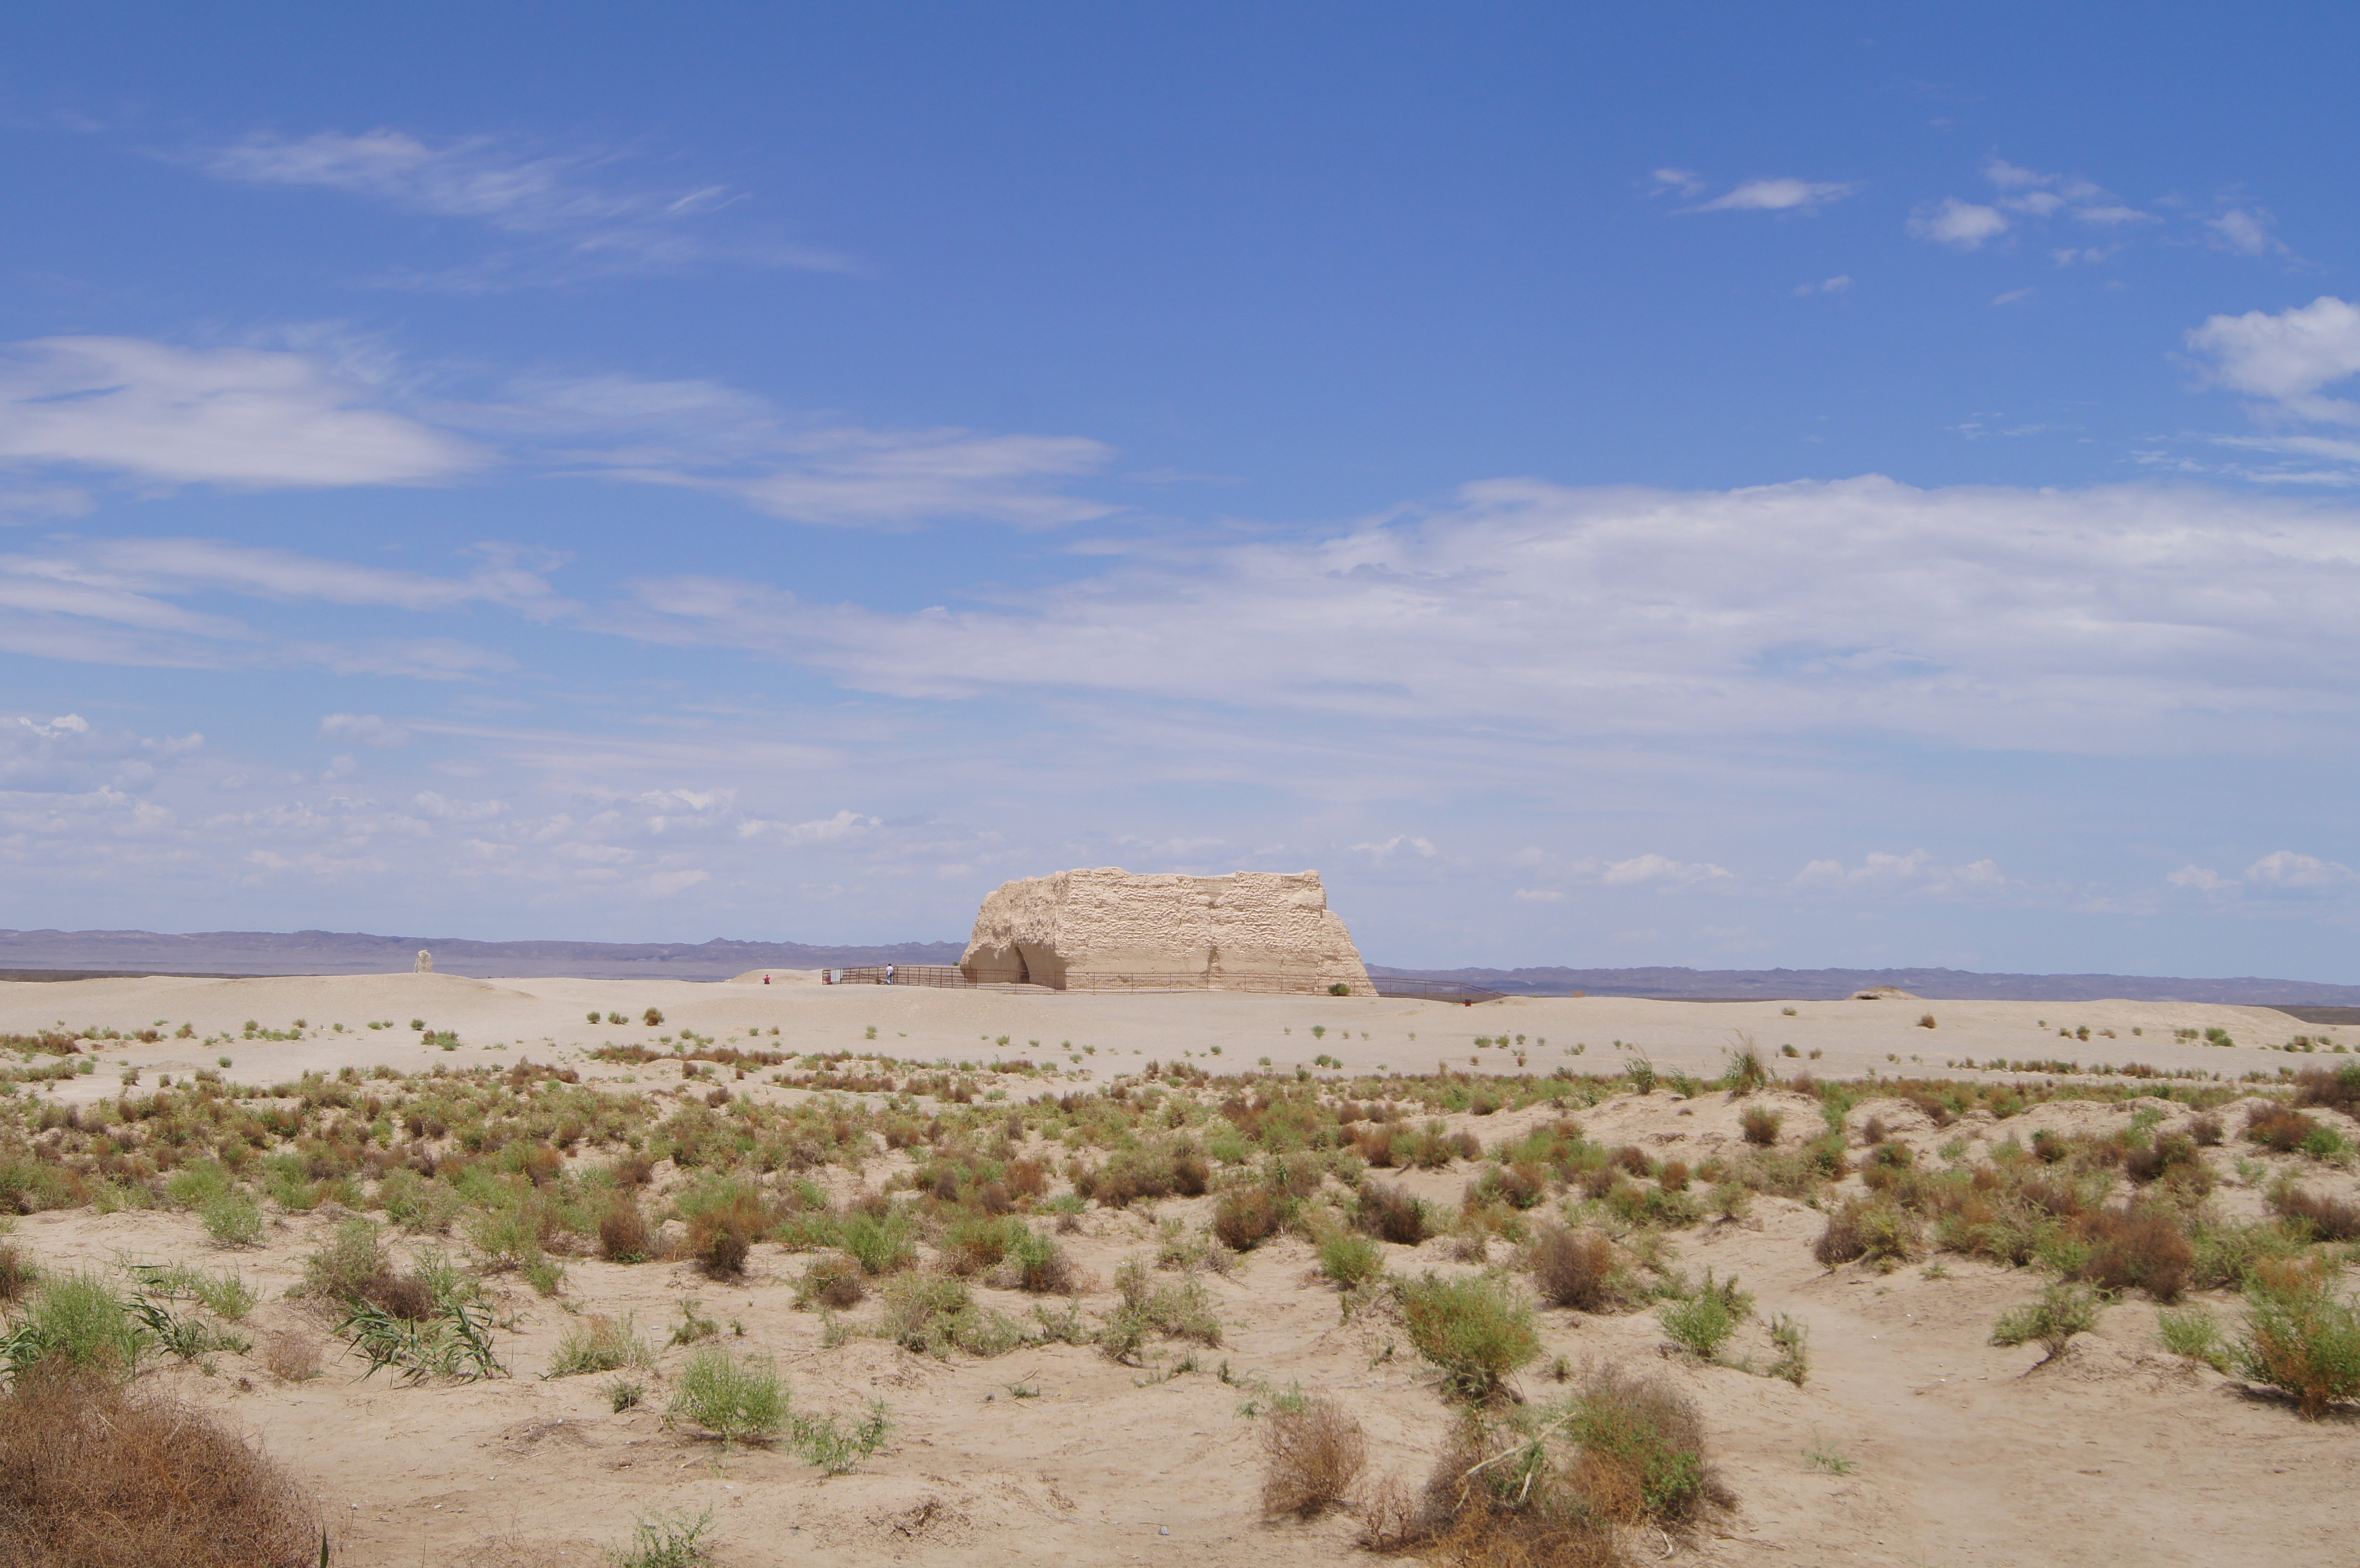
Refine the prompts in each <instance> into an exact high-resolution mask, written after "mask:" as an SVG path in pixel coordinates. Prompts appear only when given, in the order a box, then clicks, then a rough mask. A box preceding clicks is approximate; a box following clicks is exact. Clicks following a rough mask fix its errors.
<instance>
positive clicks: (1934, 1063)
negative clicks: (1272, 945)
mask: <svg viewBox="0 0 2360 1568" xmlns="http://www.w3.org/2000/svg"><path fill="white" fill-rule="evenodd" d="M776 973H778V974H780V975H785V974H786V972H784V971H779V972H776ZM649 1007H655V1008H657V1009H659V1010H660V1011H661V1013H662V1015H663V1018H664V1022H663V1024H662V1025H661V1026H658V1027H650V1026H647V1025H645V1024H643V1023H641V1022H640V1019H641V1018H643V1017H644V1016H645V1013H646V1010H647V1009H648V1008H649ZM1782 1007H1793V1009H1794V1016H1792V1017H1788V1016H1786V1014H1785V1013H1784V1012H1782V1010H1781V1009H1782ZM593 1009H595V1010H597V1011H598V1013H599V1015H600V1016H601V1018H604V1017H606V1015H608V1014H611V1013H621V1014H622V1015H623V1016H624V1017H625V1018H627V1019H628V1020H629V1022H628V1023H625V1024H610V1023H603V1022H602V1023H597V1024H592V1023H589V1022H587V1021H585V1019H586V1015H587V1014H588V1013H589V1012H590V1011H592V1010H593ZM1928 1014H1930V1015H1932V1016H1933V1018H1934V1019H1935V1026H1936V1027H1934V1028H1932V1029H1921V1028H1919V1027H1917V1020H1918V1019H1919V1018H1922V1017H1925V1016H1927V1015H1928ZM299 1018H300V1019H301V1020H303V1022H304V1024H305V1026H306V1027H305V1029H303V1030H302V1038H301V1039H300V1040H276V1041H274V1040H247V1039H244V1038H242V1034H243V1030H244V1028H245V1025H246V1022H247V1020H249V1019H251V1020H253V1021H255V1022H256V1023H257V1024H259V1025H261V1026H262V1027H263V1028H264V1029H271V1030H276V1031H281V1032H284V1031H286V1030H288V1029H290V1026H291V1025H292V1024H293V1023H294V1021H295V1020H297V1019H299ZM412 1019H418V1020H421V1021H422V1022H423V1023H424V1024H425V1025H426V1026H427V1029H429V1030H432V1031H444V1030H449V1031H454V1032H455V1033H456V1034H457V1035H458V1037H459V1049H458V1050H457V1051H448V1052H446V1051H443V1050H441V1049H440V1048H439V1047H434V1046H427V1045H422V1044H421V1043H420V1042H421V1033H420V1032H419V1031H415V1030H413V1029H410V1021H411V1020H412ZM372 1022H376V1023H387V1024H390V1025H391V1026H392V1027H391V1028H389V1029H369V1028H368V1027H366V1026H367V1025H369V1024H370V1023H372ZM183 1024H187V1025H190V1026H192V1027H193V1029H195V1031H196V1032H195V1036H194V1037H193V1038H191V1039H188V1040H180V1039H170V1038H168V1039H167V1040H163V1041H162V1042H160V1043H158V1044H154V1045H143V1044H140V1043H138V1042H137V1041H136V1040H125V1041H108V1042H106V1044H105V1047H104V1052H103V1054H104V1059H105V1060H106V1061H107V1062H109V1063H110V1064H112V1063H115V1062H128V1063H130V1064H133V1065H136V1066H138V1067H141V1068H143V1069H152V1070H161V1071H164V1072H185V1071H190V1070H193V1069H195V1068H199V1067H211V1066H213V1065H214V1063H215V1062H216V1060H217V1059H218V1058H219V1057H220V1056H224V1055H226V1056H229V1057H231V1058H232V1060H233V1061H234V1062H235V1069H234V1070H233V1071H232V1072H231V1073H230V1076H232V1077H234V1078H236V1079H238V1080H240V1081H243V1082H248V1083H259V1082H268V1081H274V1080H276V1079H279V1078H284V1077H289V1076H292V1075H293V1074H294V1073H296V1072H298V1071H304V1070H310V1069H315V1068H327V1069H334V1068H337V1067H343V1066H346V1065H356V1066H371V1065H375V1064H377V1063H378V1062H384V1063H387V1064H388V1065H390V1066H394V1067H398V1068H401V1069H404V1070H415V1069H419V1068H422V1067H426V1066H430V1065H432V1063H434V1062H450V1063H452V1064H453V1065H454V1066H455V1065H458V1064H459V1063H460V1062H463V1061H464V1062H482V1061H484V1060H485V1058H484V1056H483V1054H482V1053H483V1052H486V1051H497V1052H501V1053H503V1054H502V1055H501V1056H500V1058H499V1060H502V1061H504V1062H506V1061H514V1060H518V1059H519V1058H521V1057H526V1056H530V1057H531V1058H532V1059H533V1060H535V1061H541V1062H549V1061H559V1060H563V1061H565V1062H573V1063H575V1064H583V1063H584V1058H583V1055H582V1053H583V1052H584V1051H585V1050H586V1049H588V1048H590V1047H592V1046H595V1045H601V1044H612V1043H620V1042H626V1041H629V1042H637V1043H640V1044H645V1045H650V1046H658V1048H659V1049H661V1044H660V1042H661V1041H662V1040H664V1038H665V1037H667V1036H669V1037H672V1038H673V1039H677V1038H678V1037H679V1033H680V1031H681V1030H682V1029H694V1030H695V1031H696V1032H697V1033H699V1034H700V1035H703V1036H708V1037H711V1038H714V1039H716V1040H720V1041H721V1042H722V1043H725V1044H727V1043H733V1042H734V1043H737V1044H739V1045H741V1046H744V1045H748V1044H749V1042H748V1040H746V1038H745V1036H746V1034H747V1033H748V1031H750V1030H759V1031H760V1032H761V1034H762V1037H763V1038H762V1046H763V1048H764V1049H772V1050H793V1051H881V1052H883V1053H885V1054H887V1055H891V1056H895V1057H900V1058H904V1059H912V1060H917V1061H925V1062H932V1061H934V1060H937V1059H941V1058H949V1059H951V1060H954V1061H958V1060H967V1061H987V1060H998V1059H1001V1058H1010V1057H1023V1058H1029V1059H1031V1060H1032V1061H1034V1062H1039V1063H1041V1064H1042V1065H1044V1066H1045V1065H1049V1064H1051V1063H1052V1062H1057V1060H1058V1058H1059V1057H1060V1055H1061V1054H1064V1055H1069V1056H1070V1055H1080V1056H1081V1057H1082V1060H1081V1061H1080V1062H1067V1063H1062V1064H1063V1065H1066V1066H1068V1067H1069V1069H1070V1070H1073V1071H1077V1072H1082V1073H1088V1074H1090V1075H1091V1076H1093V1077H1095V1078H1096V1079H1098V1081H1100V1082H1104V1081H1107V1080H1109V1079H1111V1078H1112V1077H1113V1076H1114V1075H1115V1074H1116V1073H1123V1072H1130V1071H1136V1070H1137V1069H1138V1068H1139V1067H1141V1066H1142V1065H1144V1063H1145V1062H1147V1061H1148V1060H1151V1059H1161V1060H1166V1061H1169V1060H1177V1059H1180V1058H1183V1057H1190V1056H1193V1057H1195V1058H1196V1059H1198V1060H1199V1061H1201V1062H1203V1064H1204V1065H1205V1066H1207V1067H1208V1068H1210V1069H1212V1070H1214V1071H1216V1072H1224V1071H1237V1070H1240V1069H1243V1068H1248V1067H1251V1066H1253V1065H1255V1064H1257V1063H1259V1062H1262V1060H1263V1059H1264V1058H1267V1059H1269V1062H1271V1064H1273V1065H1275V1066H1280V1067H1294V1066H1301V1067H1312V1066H1314V1064H1315V1062H1316V1061H1317V1058H1318V1057H1319V1056H1322V1055H1325V1056H1327V1057H1330V1058H1331V1059H1334V1060H1336V1061H1338V1062H1342V1063H1343V1065H1344V1067H1345V1068H1346V1069H1347V1070H1349V1071H1353V1072H1365V1071H1369V1070H1371V1069H1379V1068H1390V1069H1392V1070H1393V1071H1396V1072H1404V1073H1432V1072H1434V1071H1436V1069H1437V1066H1439V1065H1444V1064H1447V1065H1448V1066H1449V1067H1451V1068H1452V1069H1454V1070H1457V1071H1468V1070H1470V1069H1472V1070H1476V1071H1485V1072H1496V1073H1515V1072H1518V1071H1520V1070H1522V1071H1530V1072H1534V1073H1549V1072H1551V1071H1553V1070H1554V1069H1556V1068H1557V1067H1560V1066H1570V1067H1572V1068H1573V1069H1575V1070H1576V1071H1578V1072H1590V1073H1610V1074H1611V1073H1620V1072H1622V1070H1623V1068H1624V1067H1625V1066H1626V1065H1627V1064H1628V1063H1629V1062H1630V1061H1631V1060H1632V1059H1633V1057H1634V1056H1644V1057H1645V1058H1646V1059H1647V1060H1648V1061H1650V1062H1653V1063H1654V1064H1655V1067H1656V1068H1657V1069H1658V1070H1660V1071H1665V1072H1672V1071H1681V1072H1689V1073H1699V1074H1705V1073H1718V1072H1720V1071H1721V1062H1722V1057H1723V1053H1724V1052H1725V1051H1728V1050H1729V1049H1731V1048H1732V1046H1736V1045H1740V1044H1744V1043H1749V1042H1750V1043H1751V1044H1753V1045H1754V1047H1755V1048H1756V1049H1757V1050H1759V1051H1761V1052H1762V1054H1763V1056H1764V1058H1765V1061H1766V1060H1768V1059H1769V1058H1771V1057H1772V1056H1774V1055H1775V1054H1776V1053H1777V1052H1778V1050H1779V1047H1781V1046H1783V1045H1792V1046H1794V1047H1795V1048H1796V1049H1797V1051H1798V1052H1802V1053H1805V1054H1803V1055H1802V1056H1800V1057H1798V1058H1797V1060H1796V1061H1795V1062H1793V1063H1792V1067H1793V1068H1794V1069H1795V1070H1801V1069H1805V1068H1808V1070H1809V1071H1811V1072H1813V1073H1819V1074H1820V1075H1821V1076H1825V1077H1836V1078H1852V1077H1858V1076H1862V1075H1864V1074H1866V1073H1871V1072H1876V1073H1885V1074H1886V1075H1888V1076H1909V1075H1916V1074H1923V1073H1935V1074H1943V1075H1952V1074H1950V1073H1949V1070H1947V1069H1946V1068H1945V1066H1944V1064H1945V1063H1946V1062H1963V1061H1968V1060H1972V1061H1977V1062H1984V1061H1989V1060H1992V1059H1994V1058H2000V1059H2003V1060H2007V1061H2031V1060H2039V1061H2044V1062H2046V1061H2051V1060H2059V1059H2061V1060H2065V1061H2069V1062H2079V1063H2081V1064H2082V1065H2083V1066H2085V1067H2087V1066H2094V1065H2096V1064H2097V1063H2100V1062H2108V1063H2113V1064H2116V1065H2119V1064H2121V1063H2124V1062H2145V1063H2147V1064H2148V1065H2150V1066H2153V1067H2157V1068H2159V1069H2164V1070H2168V1071H2180V1070H2188V1069H2195V1070H2201V1071H2202V1072H2204V1073H2218V1074H2220V1075H2221V1076H2222V1078H2223V1079H2224V1080H2227V1081H2234V1080H2236V1079H2237V1078H2239V1077H2241V1076H2243V1075H2244V1074H2245V1073H2249V1072H2252V1071H2254V1070H2256V1069H2257V1068H2258V1069H2261V1070H2264V1071H2267V1072H2271V1073H2275V1072H2276V1071H2277V1069H2278V1068H2279V1067H2280V1066H2283V1065H2288V1064H2289V1063H2290V1062H2291V1061H2292V1059H2291V1058H2289V1056H2287V1055H2286V1054H2284V1053H2282V1052H2280V1051H2275V1050H2270V1049H2266V1048H2269V1047H2277V1046H2281V1045H2283V1044H2285V1043H2286V1042H2287V1041H2288V1040H2291V1039H2293V1038H2295V1037H2296V1036H2299V1035H2300V1036H2305V1037H2309V1038H2311V1039H2315V1040H2330V1041H2342V1042H2344V1043H2345V1044H2346V1045H2347V1046H2349V1047H2350V1048H2352V1049H2354V1050H2360V1028H2355V1027H2351V1026H2343V1027H2340V1028H2339V1027H2330V1026H2322V1025H2316V1024H2306V1023H2303V1022H2300V1020H2298V1019H2296V1018H2291V1017H2289V1015H2287V1014H2285V1013H2281V1012H2278V1011H2277V1010H2275V1009H2273V1008H2269V1007H2217V1006H2209V1005H2202V1004H2192V1003H2191V1004H2182V1003H2171V1002H2125V1001H2105V1002H1909V1001H1878V1002H1796V1003H1790V1004H1780V1003H1776V1002H1650V1001H1633V1000H1629V999H1625V998H1619V997H1602V996H1601V997H1514V998H1511V999H1509V1000H1507V1001H1502V1002H1490V1003H1485V1004H1482V1005H1480V1006H1478V1007H1456V1006H1452V1005H1449V1004H1447V1003H1441V1002H1415V1001H1402V1000H1394V999H1389V998H1375V997H1332V996H1238V995H1221V994H1202V993H1199V994H1179V995H1171V994H1164V995H1153V996H1119V995H1095V996H1092V995H1075V996H1065V995H1059V994H1054V993H1043V994H1040V995H1019V994H1011V993H1002V992H985V991H936V990H924V989H920V988H916V987H894V986H879V985H813V984H810V983H808V982H803V983H781V984H775V985H747V984H738V983H729V984H723V985H709V984H698V983H694V982H689V981H652V980H551V979H535V980H473V979H465V978H462V977H459V976H456V975H322V976H317V977H312V978H297V979H281V978H273V979H252V980H195V979H172V978H150V979H137V980H75V981H63V982H50V983H43V982H26V981H16V982H8V983H4V984H0V1033H11V1032H15V1033H29V1032H32V1031H35V1030H38V1029H55V1028H60V1027H63V1028H66V1029H73V1030H76V1031H80V1032H84V1033H92V1032H96V1031H98V1030H101V1029H114V1030H115V1031H116V1032H118V1033H121V1034H125V1035H129V1034H131V1033H132V1032H133V1031H135V1030H137V1029H150V1028H153V1029H161V1030H162V1031H164V1032H165V1034H166V1035H167V1036H170V1035H171V1034H173V1033H174V1031H177V1030H178V1029H180V1027H181V1026H182V1025H183ZM337 1025H342V1026H343V1032H342V1033H338V1032H337V1030H336V1027H335V1026H337ZM2085 1027H2086V1028H2087V1029H2089V1031H2090V1038H2089V1039H2088V1040H2079V1039H2064V1038H2060V1036H2059V1034H2058V1030H2059V1029H2081V1028H2085ZM869 1029H875V1030H876V1031H877V1032H876V1034H875V1036H874V1037H873V1038H872V1037H871V1036H870V1035H869V1032H868V1031H869ZM2180 1029H2194V1030H2197V1031H2198V1032H2199V1034H2200V1036H2201V1034H2202V1031H2203V1030H2204V1029H2225V1030H2226V1031H2228V1033H2229V1035H2230V1037H2231V1038H2232V1039H2233V1040H2235V1041H2236V1044H2235V1045H2234V1046H2233V1047H2226V1048H2223V1047H2218V1046H2207V1045H2202V1044H2190V1043H2186V1042H2182V1041H2180V1040H2175V1039H2174V1038H2173V1037H2174V1032H2175V1031H2176V1030H2180ZM772 1030H776V1031H777V1033H776V1036H775V1038H774V1037H773V1036H772V1033H771V1031H772ZM1315 1030H1320V1031H1324V1032H1319V1033H1315V1032H1314V1031H1315ZM2107 1030H2112V1031H2113V1034H2112V1036H2111V1037H2109V1036H2108V1035H2107V1034H2106V1033H2105V1032H2104V1031H2107ZM2135 1030H2137V1031H2143V1032H2139V1033H2134V1032H2133V1031H2135ZM1519 1036H1522V1037H1524V1039H1523V1041H1522V1043H1521V1045H1520V1046H1517V1047H1515V1048H1514V1049H1511V1050H1505V1051H1502V1050H1494V1049H1490V1048H1481V1049H1479V1048H1478V1047H1477V1046H1476V1044H1475V1041H1476V1040H1478V1039H1479V1038H1481V1039H1486V1040H1501V1039H1505V1040H1508V1041H1511V1042H1514V1041H1516V1040H1517V1037H1519ZM1002 1037H1005V1038H1006V1040H1007V1041H1008V1043H1007V1044H1006V1045H1004V1046H1003V1045H1001V1044H1000V1043H999V1041H1000V1040H1001V1038H1002ZM1518 1050H1521V1051H1522V1053H1523V1056H1524V1066H1523V1068H1522V1069H1520V1068H1519V1067H1518V1065H1517V1062H1516V1061H1515V1057H1516V1054H1517V1051H1518ZM1810 1051H1819V1052H1820V1053H1821V1054H1820V1055H1819V1057H1817V1058H1812V1057H1810V1056H1809V1055H1808V1052H1810ZM1134 1059H1136V1060H1134ZM1957 1075H1963V1076H1974V1074H1972V1073H1962V1074H1957ZM114 1090H115V1083H114V1081H113V1079H112V1078H111V1077H107V1076H105V1075H101V1077H100V1078H99V1079H96V1080H84V1081H82V1083H80V1084H79V1085H74V1086H69V1087H68V1088H66V1089H65V1090H64V1091H62V1093H63V1094H66V1095H67V1096H68V1097H71V1096H73V1095H74V1094H82V1095H84V1096H90V1095H96V1094H102V1093H113V1092H114Z"/></svg>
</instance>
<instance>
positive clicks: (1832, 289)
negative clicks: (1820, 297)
mask: <svg viewBox="0 0 2360 1568" xmlns="http://www.w3.org/2000/svg"><path fill="white" fill-rule="evenodd" d="M1851 289H1852V275H1851V274H1850V273H1842V274H1839V275H1838V276H1836V277H1834V278H1823V279H1821V280H1820V281H1819V282H1817V283H1797V284H1796V285H1795V293H1796V294H1797V297H1801V296H1806V295H1811V294H1844V293H1849V292H1850V291H1851Z"/></svg>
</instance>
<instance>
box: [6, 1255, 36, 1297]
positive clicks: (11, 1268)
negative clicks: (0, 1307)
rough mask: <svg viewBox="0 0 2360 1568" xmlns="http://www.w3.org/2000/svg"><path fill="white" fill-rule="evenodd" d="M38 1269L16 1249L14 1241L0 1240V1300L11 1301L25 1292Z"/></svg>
mask: <svg viewBox="0 0 2360 1568" xmlns="http://www.w3.org/2000/svg"><path fill="white" fill-rule="evenodd" d="M38 1272H39V1271H38V1269H35V1268H34V1267H33V1265H32V1263H31V1262H30V1261H29V1260H27V1258H26V1257H25V1255H24V1254H23V1253H21V1252H19V1251H17V1250H16V1243H14V1242H0V1301H15V1300H16V1298H18V1297H19V1296H22V1295H23V1294H24V1293H25V1290H26V1287H27V1286H29V1285H30V1284H32V1282H33V1280H34V1279H36V1278H37V1277H38Z"/></svg>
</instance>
